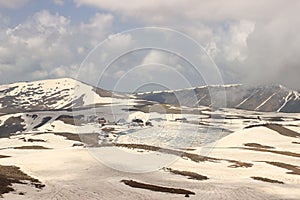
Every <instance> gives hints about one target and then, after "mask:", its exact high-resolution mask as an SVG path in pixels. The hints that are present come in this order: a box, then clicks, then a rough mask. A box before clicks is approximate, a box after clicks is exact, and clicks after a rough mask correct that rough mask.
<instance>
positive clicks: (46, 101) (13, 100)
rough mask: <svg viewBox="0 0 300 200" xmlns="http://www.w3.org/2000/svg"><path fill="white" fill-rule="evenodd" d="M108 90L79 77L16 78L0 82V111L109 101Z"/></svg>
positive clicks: (47, 108) (39, 108) (61, 107)
mask: <svg viewBox="0 0 300 200" xmlns="http://www.w3.org/2000/svg"><path fill="white" fill-rule="evenodd" d="M112 96H113V97H118V98H126V97H125V96H122V95H120V94H118V95H116V96H114V94H112V93H111V92H109V91H105V90H102V89H99V88H95V87H92V86H90V85H87V84H84V83H82V82H80V81H77V80H74V79H70V78H62V79H50V80H42V81H35V82H20V83H14V84H9V85H2V86H0V112H1V113H11V112H18V111H19V112H23V111H29V110H30V111H32V110H57V109H69V108H79V107H83V106H88V105H93V104H109V103H113V98H112Z"/></svg>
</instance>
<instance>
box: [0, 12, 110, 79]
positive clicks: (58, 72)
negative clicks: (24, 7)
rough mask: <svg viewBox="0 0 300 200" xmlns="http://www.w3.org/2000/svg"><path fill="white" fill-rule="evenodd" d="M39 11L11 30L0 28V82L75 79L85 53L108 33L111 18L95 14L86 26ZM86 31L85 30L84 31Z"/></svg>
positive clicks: (57, 15)
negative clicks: (64, 77)
mask: <svg viewBox="0 0 300 200" xmlns="http://www.w3.org/2000/svg"><path fill="white" fill-rule="evenodd" d="M70 22H71V21H70V19H69V18H66V17H64V16H61V15H59V14H52V13H50V12H49V11H47V10H43V11H40V12H37V13H36V14H34V15H33V16H32V17H31V18H28V20H26V21H25V22H24V23H21V24H19V25H17V26H16V27H13V28H2V29H0V36H2V38H1V39H2V43H1V48H0V73H1V74H6V76H5V77H3V78H2V80H1V82H14V81H20V80H34V79H45V78H52V77H63V76H75V75H76V72H75V71H76V70H78V68H75V67H74V66H77V67H78V66H79V65H80V63H81V62H82V61H83V59H84V57H85V56H86V55H87V53H88V51H89V50H90V49H92V48H93V47H94V46H93V45H92V44H97V43H100V42H101V41H102V40H104V39H105V38H106V37H107V35H109V34H110V33H111V24H112V22H113V18H112V17H111V15H109V14H108V15H105V14H95V16H94V17H93V18H92V19H91V20H90V22H88V23H82V24H77V25H76V24H71V23H70ZM87 29H88V30H87Z"/></svg>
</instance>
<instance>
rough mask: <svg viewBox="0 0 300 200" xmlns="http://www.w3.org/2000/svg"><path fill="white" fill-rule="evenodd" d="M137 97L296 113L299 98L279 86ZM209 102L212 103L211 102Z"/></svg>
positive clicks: (198, 89) (226, 87) (200, 89)
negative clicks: (221, 103) (222, 103)
mask: <svg viewBox="0 0 300 200" xmlns="http://www.w3.org/2000/svg"><path fill="white" fill-rule="evenodd" d="M137 96H138V97H139V98H142V99H146V100H151V101H157V102H160V103H166V104H179V105H181V106H189V107H196V106H212V102H219V101H220V100H222V101H224V102H225V104H226V106H227V107H228V108H238V109H244V110H252V111H268V112H294V113H296V112H300V94H299V93H298V92H297V91H293V90H290V89H288V88H286V87H284V86H282V85H272V86H257V87H249V86H244V85H224V86H204V87H196V88H189V89H182V90H176V91H153V92H146V93H138V94H137ZM224 97H225V98H224ZM212 98H214V101H211V99H212ZM218 98H220V99H218ZM222 98H223V99H222Z"/></svg>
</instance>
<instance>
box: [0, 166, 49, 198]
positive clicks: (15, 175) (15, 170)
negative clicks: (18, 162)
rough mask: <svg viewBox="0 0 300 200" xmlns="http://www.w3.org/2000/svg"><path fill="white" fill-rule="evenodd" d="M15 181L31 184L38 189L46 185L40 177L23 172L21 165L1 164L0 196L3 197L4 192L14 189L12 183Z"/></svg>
mask: <svg viewBox="0 0 300 200" xmlns="http://www.w3.org/2000/svg"><path fill="white" fill-rule="evenodd" d="M15 183H18V184H31V185H32V186H34V187H36V188H38V189H42V188H43V187H44V186H45V185H43V184H41V182H40V181H39V180H38V179H35V178H32V177H30V176H28V175H27V174H25V173H24V172H22V171H21V170H20V168H19V167H16V166H3V165H0V197H2V194H5V193H8V192H12V191H14V188H13V187H12V184H15Z"/></svg>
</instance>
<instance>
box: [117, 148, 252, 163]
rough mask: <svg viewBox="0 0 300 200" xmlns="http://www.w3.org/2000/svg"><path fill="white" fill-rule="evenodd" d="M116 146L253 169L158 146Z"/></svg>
mask: <svg viewBox="0 0 300 200" xmlns="http://www.w3.org/2000/svg"><path fill="white" fill-rule="evenodd" d="M113 145H114V146H117V147H125V148H129V149H143V150H148V151H156V152H160V153H166V154H171V155H176V156H179V157H182V158H189V159H190V160H192V161H194V162H205V161H208V162H221V161H226V162H229V163H232V165H230V166H228V167H232V168H238V167H246V168H248V167H252V166H253V164H252V163H246V162H242V161H237V160H231V159H219V158H213V157H208V156H201V155H198V154H192V153H187V152H184V151H178V150H173V149H166V148H161V147H156V146H150V145H144V144H121V143H115V144H113Z"/></svg>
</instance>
